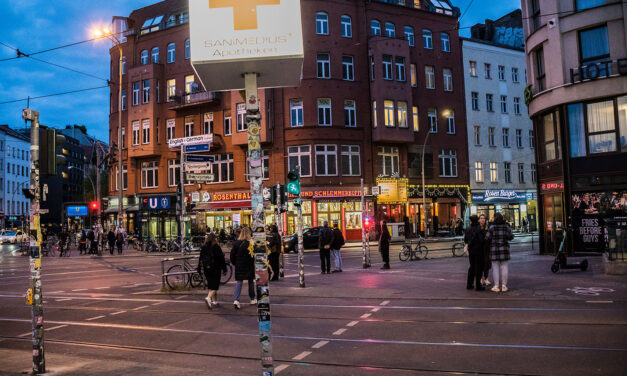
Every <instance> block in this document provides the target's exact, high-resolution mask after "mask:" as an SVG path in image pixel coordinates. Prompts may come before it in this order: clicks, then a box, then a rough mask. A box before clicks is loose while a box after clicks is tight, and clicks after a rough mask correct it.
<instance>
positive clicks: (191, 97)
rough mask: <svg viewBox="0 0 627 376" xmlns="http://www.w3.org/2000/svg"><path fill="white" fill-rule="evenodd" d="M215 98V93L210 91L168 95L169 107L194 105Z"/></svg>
mask: <svg viewBox="0 0 627 376" xmlns="http://www.w3.org/2000/svg"><path fill="white" fill-rule="evenodd" d="M215 99H216V95H215V93H214V92H212V91H201V92H197V93H190V94H185V95H175V96H173V97H170V100H171V102H170V108H182V107H189V106H195V105H199V104H205V103H209V102H213V101H214V100H215Z"/></svg>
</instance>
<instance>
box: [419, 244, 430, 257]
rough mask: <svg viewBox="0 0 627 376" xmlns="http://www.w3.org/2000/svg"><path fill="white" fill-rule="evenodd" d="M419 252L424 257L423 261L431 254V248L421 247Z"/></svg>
mask: <svg viewBox="0 0 627 376" xmlns="http://www.w3.org/2000/svg"><path fill="white" fill-rule="evenodd" d="M418 252H420V256H422V259H423V260H426V259H427V255H428V254H429V248H427V246H424V245H421V246H420V247H418Z"/></svg>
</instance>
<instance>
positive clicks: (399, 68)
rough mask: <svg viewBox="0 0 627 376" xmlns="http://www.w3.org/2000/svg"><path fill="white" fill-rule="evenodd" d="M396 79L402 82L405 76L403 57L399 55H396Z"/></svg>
mask: <svg viewBox="0 0 627 376" xmlns="http://www.w3.org/2000/svg"><path fill="white" fill-rule="evenodd" d="M396 80H397V81H400V82H404V81H405V80H406V77H405V58H404V57H401V56H397V57H396Z"/></svg>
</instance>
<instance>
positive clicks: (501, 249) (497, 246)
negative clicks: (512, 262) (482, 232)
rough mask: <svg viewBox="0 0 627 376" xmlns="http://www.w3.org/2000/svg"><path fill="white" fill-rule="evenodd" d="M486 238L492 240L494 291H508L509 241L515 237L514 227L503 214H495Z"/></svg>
mask: <svg viewBox="0 0 627 376" xmlns="http://www.w3.org/2000/svg"><path fill="white" fill-rule="evenodd" d="M486 239H487V240H488V241H489V242H490V259H491V260H492V277H493V278H494V286H493V287H492V289H491V290H492V291H494V292H499V291H501V292H506V291H507V290H509V289H508V288H507V277H508V274H509V266H508V261H509V259H510V255H509V242H510V240H512V239H514V234H513V233H512V229H511V228H510V227H509V225H508V224H507V223H506V222H505V220H504V219H503V214H501V213H496V214H494V224H493V225H492V226H490V228H489V229H488V233H487V234H486Z"/></svg>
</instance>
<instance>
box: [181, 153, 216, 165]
mask: <svg viewBox="0 0 627 376" xmlns="http://www.w3.org/2000/svg"><path fill="white" fill-rule="evenodd" d="M185 161H186V162H188V163H189V162H192V163H193V162H211V163H213V162H214V157H213V155H186V156H185Z"/></svg>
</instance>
